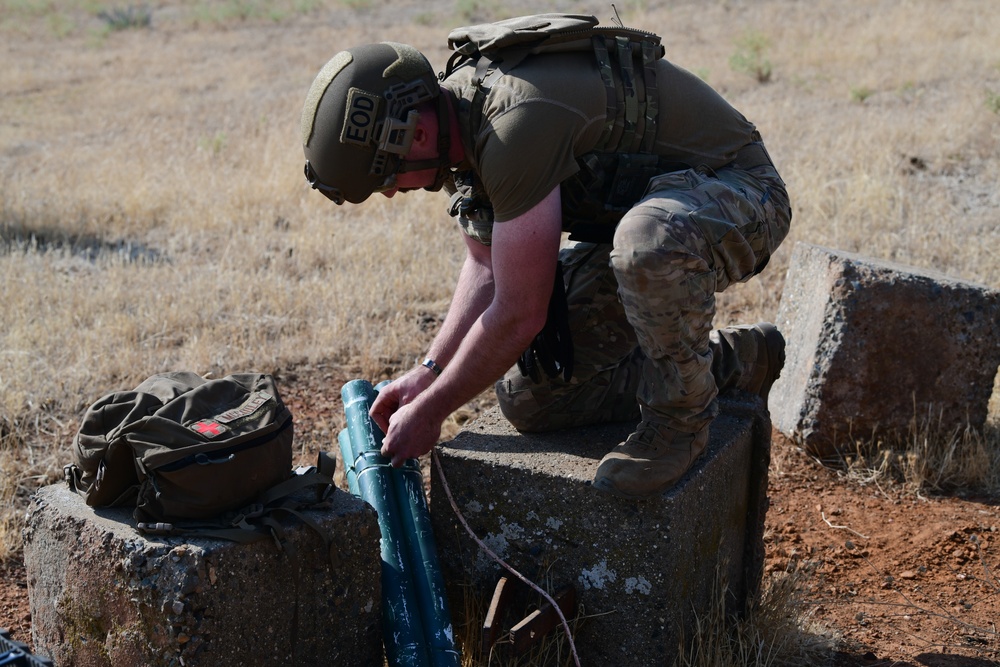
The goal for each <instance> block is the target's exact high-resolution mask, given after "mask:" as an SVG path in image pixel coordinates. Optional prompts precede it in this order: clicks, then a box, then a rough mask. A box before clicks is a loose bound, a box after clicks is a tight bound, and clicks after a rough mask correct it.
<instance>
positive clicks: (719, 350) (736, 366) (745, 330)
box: [709, 322, 785, 403]
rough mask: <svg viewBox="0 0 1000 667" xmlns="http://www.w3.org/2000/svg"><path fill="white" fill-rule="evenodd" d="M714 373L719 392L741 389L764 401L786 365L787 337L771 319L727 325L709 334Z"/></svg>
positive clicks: (765, 401)
mask: <svg viewBox="0 0 1000 667" xmlns="http://www.w3.org/2000/svg"><path fill="white" fill-rule="evenodd" d="M709 340H710V343H709V345H710V346H711V348H712V375H714V376H715V383H716V386H718V388H719V393H720V394H721V393H723V392H725V391H726V390H728V389H740V390H742V391H746V392H749V393H751V394H757V395H758V396H760V397H761V398H762V399H764V403H767V395H768V393H769V392H770V391H771V385H773V384H774V381H775V380H777V379H778V376H779V374H780V373H781V369H782V367H783V366H784V365H785V338H784V336H782V335H781V332H780V331H778V328H777V327H775V326H774V325H773V324H771V323H770V322H761V323H759V324H752V325H744V326H738V327H727V328H725V329H720V330H718V331H713V332H712V333H711V334H709Z"/></svg>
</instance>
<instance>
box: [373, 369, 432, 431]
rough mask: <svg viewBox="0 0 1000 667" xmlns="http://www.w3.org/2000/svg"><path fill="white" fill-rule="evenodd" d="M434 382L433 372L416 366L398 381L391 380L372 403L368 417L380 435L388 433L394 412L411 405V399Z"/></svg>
mask: <svg viewBox="0 0 1000 667" xmlns="http://www.w3.org/2000/svg"><path fill="white" fill-rule="evenodd" d="M433 381H434V371H432V370H430V369H429V368H426V367H424V366H417V367H416V368H414V369H413V370H411V371H410V372H408V373H407V374H406V375H404V376H403V377H401V378H399V379H398V380H393V381H392V382H390V383H389V384H387V385H386V386H384V387H382V388H381V389H380V390H379V392H378V395H377V396H376V397H375V402H374V403H372V407H371V409H370V410H369V411H368V416H369V417H371V418H372V420H373V421H374V422H375V423H376V424H378V427H379V428H380V429H382V433H386V434H387V433H388V432H389V421H390V419H391V418H392V416H393V415H394V414H396V411H397V410H399V409H400V408H401V407H403V406H404V405H407V404H408V403H412V402H413V399H415V398H416V397H417V396H419V395H420V393H421V392H422V391H423V390H424V389H427V387H429V386H430V384H431V382H433Z"/></svg>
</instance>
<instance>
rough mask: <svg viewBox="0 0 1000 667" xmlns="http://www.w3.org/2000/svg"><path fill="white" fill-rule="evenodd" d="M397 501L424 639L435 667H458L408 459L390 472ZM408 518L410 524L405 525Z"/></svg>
mask: <svg viewBox="0 0 1000 667" xmlns="http://www.w3.org/2000/svg"><path fill="white" fill-rule="evenodd" d="M388 384H389V381H388V380H385V381H383V382H380V383H378V384H377V385H375V393H378V391H379V390H380V389H382V388H383V387H385V386H386V385H388ZM392 476H393V480H394V482H395V486H396V488H395V491H396V499H397V501H399V503H400V508H399V509H400V514H401V516H402V517H403V522H404V523H405V530H404V531H403V536H404V537H405V538H406V542H407V553H408V554H409V556H410V564H411V566H412V567H413V569H414V571H415V574H414V584H415V585H416V587H417V594H418V598H419V599H418V601H419V603H420V612H421V615H422V617H423V620H424V632H425V639H426V641H427V647H428V650H429V651H430V655H431V664H432V665H433V666H434V667H458V665H459V663H460V662H461V656H460V655H459V653H458V651H457V650H456V649H455V633H454V629H453V628H452V624H451V612H450V611H449V610H448V594H447V591H446V590H445V586H444V576H443V575H442V574H441V566H440V564H439V562H438V557H437V545H436V543H435V542H434V529H433V527H432V526H431V514H430V509H429V508H428V507H427V496H425V495H424V478H423V475H422V474H421V473H420V464H419V463H418V462H417V460H416V459H410V460H409V461H407V462H406V464H405V465H404V466H403V467H402V468H401V469H396V470H394V471H393V475H392ZM407 515H408V516H409V517H410V520H409V521H407V520H406V517H407Z"/></svg>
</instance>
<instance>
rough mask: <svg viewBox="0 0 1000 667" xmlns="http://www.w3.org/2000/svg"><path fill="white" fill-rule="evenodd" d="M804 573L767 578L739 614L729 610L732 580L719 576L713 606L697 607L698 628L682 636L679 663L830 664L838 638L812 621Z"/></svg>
mask: <svg viewBox="0 0 1000 667" xmlns="http://www.w3.org/2000/svg"><path fill="white" fill-rule="evenodd" d="M719 572H720V574H721V572H723V569H722V568H721V567H720V568H719ZM803 576H804V575H803V574H802V573H801V572H798V571H796V572H782V573H778V574H775V575H770V576H769V577H767V578H765V581H764V586H763V589H762V590H761V595H760V598H759V599H758V600H756V601H754V602H753V604H752V605H751V606H750V608H749V609H747V610H746V611H745V612H744V613H743V614H742V615H739V616H735V617H734V615H733V614H732V611H733V610H732V609H727V605H726V599H727V596H728V592H727V588H726V583H725V581H724V580H722V579H721V578H720V579H718V580H717V581H716V589H715V596H714V598H713V601H712V604H711V605H710V606H709V608H708V609H705V610H692V618H693V626H694V629H693V631H692V633H691V636H690V637H687V638H684V639H683V640H682V644H681V647H680V653H679V656H678V658H677V659H676V660H675V661H674V667H800V666H801V665H812V666H813V667H820V666H821V665H826V664H829V663H830V660H831V655H832V649H833V646H834V644H835V641H834V639H833V638H832V637H831V636H830V635H829V633H827V632H825V631H824V630H822V629H820V628H818V627H814V626H813V624H812V623H811V622H810V616H811V614H810V611H809V608H808V605H807V604H806V603H805V602H804V601H803V600H802V598H801V596H800V590H801V588H800V580H801V578H802V577H803Z"/></svg>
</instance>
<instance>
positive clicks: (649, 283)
mask: <svg viewBox="0 0 1000 667" xmlns="http://www.w3.org/2000/svg"><path fill="white" fill-rule="evenodd" d="M790 221H791V210H790V207H789V203H788V197H787V194H786V192H785V187H784V183H783V182H782V181H781V178H780V177H779V176H778V174H777V172H776V171H775V170H774V168H773V167H771V166H770V165H763V166H758V167H754V168H752V169H749V170H742V169H737V168H734V167H724V168H722V169H719V170H718V172H713V171H712V170H710V169H707V168H700V169H690V170H686V171H680V172H673V173H669V174H663V175H661V176H657V177H655V178H654V179H653V180H652V181H650V186H649V188H648V189H647V194H646V196H645V197H644V198H643V199H642V200H641V201H640V202H638V203H637V204H636V205H635V207H633V208H632V210H630V211H629V212H628V213H627V214H626V215H625V217H624V218H622V220H621V222H620V223H619V224H618V227H617V229H616V231H615V236H614V242H613V244H611V245H607V244H602V245H595V244H589V243H573V244H569V245H566V246H565V247H563V248H562V249H561V251H560V259H561V261H562V262H563V268H564V280H565V284H566V297H567V302H568V306H569V324H570V329H571V331H572V337H573V346H574V354H575V360H574V371H573V377H572V378H570V380H569V381H568V382H567V381H564V380H563V379H562V378H561V377H559V378H555V379H548V378H543V381H542V383H540V384H535V383H533V382H532V381H531V380H529V379H527V378H525V377H523V376H522V375H521V374H520V372H519V371H518V369H517V367H514V368H512V369H510V371H508V372H507V374H506V375H505V376H504V377H503V378H502V379H501V380H500V381H499V382H497V384H496V392H497V398H498V399H499V403H500V408H501V410H502V411H503V413H504V415H505V416H506V417H507V419H508V420H510V422H511V423H512V424H513V425H514V426H515V427H516V428H518V429H519V430H522V431H546V430H555V429H561V428H567V427H570V426H582V425H586V424H593V423H599V422H606V421H621V420H629V419H632V420H634V419H638V418H640V417H641V418H642V419H650V420H653V421H657V422H661V423H667V424H670V425H671V426H673V427H674V428H677V429H679V430H682V431H687V432H695V431H698V430H700V429H701V428H703V427H704V426H706V425H707V424H708V422H709V421H711V419H712V418H713V417H714V416H715V414H716V412H717V410H718V408H717V405H716V401H715V397H716V395H717V394H718V391H719V387H718V385H717V382H716V378H715V377H714V376H713V374H712V348H711V345H710V341H709V333H710V332H711V329H712V320H713V317H714V315H715V293H716V292H721V291H723V290H725V289H726V288H727V287H728V286H729V285H731V284H732V283H734V282H743V281H746V280H749V279H750V278H751V277H752V276H754V275H755V274H756V273H758V272H759V271H760V270H761V269H762V268H763V267H764V265H765V264H766V263H767V261H768V260H769V259H770V257H771V253H773V252H774V250H775V249H776V248H777V247H778V245H779V244H780V243H781V241H782V240H783V239H784V238H785V235H786V234H787V233H788V228H789V224H790ZM717 365H718V364H717Z"/></svg>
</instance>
